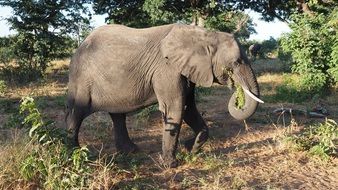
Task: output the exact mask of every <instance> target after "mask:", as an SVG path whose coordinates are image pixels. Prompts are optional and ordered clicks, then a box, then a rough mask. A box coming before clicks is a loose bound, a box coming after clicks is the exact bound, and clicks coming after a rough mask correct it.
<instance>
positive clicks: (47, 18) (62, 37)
mask: <svg viewBox="0 0 338 190" xmlns="http://www.w3.org/2000/svg"><path fill="white" fill-rule="evenodd" d="M88 2H89V1H88V0H82V1H66V0H61V1H50V2H49V1H48V2H47V1H16V0H5V1H4V0H1V1H0V6H7V7H10V8H12V11H13V14H12V16H11V17H9V18H6V20H7V22H8V23H9V24H10V25H11V29H14V30H16V32H17V34H15V35H14V36H12V37H10V38H9V39H7V40H1V43H2V44H4V45H5V46H2V47H1V49H0V61H1V62H2V63H5V64H6V66H5V67H4V68H2V74H3V76H5V77H6V78H7V79H8V80H15V81H17V82H21V83H23V82H28V81H34V80H37V79H40V78H41V77H42V76H43V75H44V74H45V71H46V68H47V67H48V65H49V63H50V62H51V60H53V59H56V58H63V57H68V56H69V55H70V54H71V53H72V51H73V49H74V48H75V45H76V44H75V43H74V40H72V38H71V36H70V35H72V34H77V33H80V24H79V23H87V24H88V23H89V19H88V18H87V17H86V16H84V15H85V14H86V13H87V12H88V10H87V7H86V6H84V3H88ZM82 25H83V24H82ZM9 63H11V64H9Z"/></svg>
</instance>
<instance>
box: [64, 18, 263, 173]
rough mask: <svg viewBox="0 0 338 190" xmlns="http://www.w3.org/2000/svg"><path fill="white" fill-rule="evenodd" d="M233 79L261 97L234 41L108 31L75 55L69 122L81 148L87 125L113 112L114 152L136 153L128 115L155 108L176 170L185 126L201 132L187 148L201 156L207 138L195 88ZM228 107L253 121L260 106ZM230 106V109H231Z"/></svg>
mask: <svg viewBox="0 0 338 190" xmlns="http://www.w3.org/2000/svg"><path fill="white" fill-rule="evenodd" d="M228 73H233V75H232V78H233V79H234V80H235V82H238V83H239V84H240V85H242V86H243V87H244V88H246V89H248V90H250V91H251V92H252V93H253V94H255V95H257V96H259V90H258V85H257V82H256V78H255V75H254V73H253V72H252V69H251V67H250V65H249V63H248V59H247V57H246V56H245V55H244V54H243V51H242V50H241V49H240V47H239V44H238V42H237V41H236V40H235V39H234V37H233V35H231V34H227V33H222V32H210V31H207V30H205V29H203V28H199V27H196V26H187V25H180V24H172V25H165V26H159V27H153V28H148V29H133V28H128V27H125V26H121V25H107V26H103V27H100V28H98V29H96V30H95V31H93V32H92V33H91V34H90V35H89V36H88V37H87V39H86V40H85V41H84V42H83V43H82V44H81V46H80V47H79V48H78V50H77V51H76V53H75V55H74V56H73V58H72V60H71V64H70V74H69V86H68V87H69V90H68V108H67V110H68V111H67V116H66V122H67V126H68V129H70V131H72V134H73V140H74V144H75V145H79V144H78V133H79V128H80V125H81V122H82V121H83V119H84V118H85V117H87V116H88V115H90V114H92V113H93V112H96V111H106V112H109V114H110V116H111V119H112V120H113V125H114V130H115V140H116V142H115V143H116V148H117V149H118V150H119V151H122V152H133V151H135V150H136V149H137V146H136V145H135V144H134V143H133V142H132V141H131V140H130V138H129V136H128V131H127V128H126V113H128V112H132V111H135V110H137V109H140V108H144V107H146V106H149V105H151V104H154V103H156V102H158V103H159V110H160V111H161V112H162V114H163V143H162V150H163V159H164V164H165V165H167V166H169V167H176V166H177V160H176V158H175V153H176V148H177V141H178V135H179V132H180V126H181V123H182V121H183V120H184V121H185V122H186V123H187V124H188V125H189V126H190V127H191V128H192V130H193V131H194V132H195V137H194V138H192V139H190V140H187V141H186V142H185V146H186V148H187V149H188V150H190V151H193V152H196V151H197V150H198V149H199V148H200V147H201V146H202V145H203V143H204V142H205V141H206V140H207V138H208V128H207V125H206V124H205V122H204V120H203V118H202V117H201V115H200V113H199V112H198V111H197V109H196V104H195V97H194V89H195V85H200V86H204V87H210V86H211V85H212V83H213V82H216V83H219V84H226V83H227V81H228V80H229V76H228ZM234 102H235V98H234V97H233V98H232V100H231V101H230V102H229V105H230V107H229V108H230V109H229V111H230V113H231V114H232V115H233V116H234V117H235V118H237V119H245V118H247V117H249V116H251V115H252V114H253V113H254V111H255V109H256V107H257V102H256V101H254V100H252V99H251V98H250V97H246V104H245V106H244V108H243V109H237V108H235V107H234ZM231 106H232V107H231Z"/></svg>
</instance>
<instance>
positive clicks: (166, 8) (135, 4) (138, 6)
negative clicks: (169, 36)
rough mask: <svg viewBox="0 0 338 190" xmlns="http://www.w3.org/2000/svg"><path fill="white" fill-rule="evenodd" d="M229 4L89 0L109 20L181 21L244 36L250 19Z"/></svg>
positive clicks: (196, 0) (129, 23) (133, 23)
mask: <svg viewBox="0 0 338 190" xmlns="http://www.w3.org/2000/svg"><path fill="white" fill-rule="evenodd" d="M230 5H231V4H226V3H224V1H216V0H208V1H205V0H204V1H203V0H183V1H182V0H131V1H123V0H110V1H105V0H93V9H94V11H95V12H96V13H97V14H105V13H108V17H107V18H106V21H108V22H110V23H118V24H124V25H127V26H132V27H149V26H156V25H162V24H169V23H176V22H181V23H187V24H193V25H199V26H202V27H207V28H209V29H217V30H220V31H226V32H234V33H236V34H237V35H238V36H240V37H243V38H248V37H249V35H250V34H251V33H253V32H255V31H254V28H253V23H252V21H251V19H250V18H249V17H248V16H247V15H246V14H244V13H243V12H239V11H236V10H235V9H232V8H231V6H230Z"/></svg>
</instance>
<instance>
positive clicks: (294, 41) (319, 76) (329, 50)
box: [281, 8, 338, 93]
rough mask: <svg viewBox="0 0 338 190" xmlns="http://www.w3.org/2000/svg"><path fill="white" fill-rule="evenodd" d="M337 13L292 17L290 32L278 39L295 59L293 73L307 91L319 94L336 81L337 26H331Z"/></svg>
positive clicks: (337, 65)
mask: <svg viewBox="0 0 338 190" xmlns="http://www.w3.org/2000/svg"><path fill="white" fill-rule="evenodd" d="M337 12H338V8H336V9H334V10H333V11H332V12H331V14H315V13H314V14H313V15H309V14H295V15H293V16H292V17H291V20H292V23H291V24H290V27H291V29H292V32H291V33H289V34H287V35H285V36H284V37H283V38H282V39H281V45H282V47H283V49H284V50H285V51H286V52H289V53H291V55H292V58H293V60H294V63H293V65H292V71H293V72H295V73H299V74H301V80H300V83H301V87H302V88H303V89H306V90H307V91H310V92H314V93H316V92H321V91H322V90H323V89H327V88H328V87H330V86H333V85H334V84H333V81H334V80H336V77H337V76H336V75H337V67H338V62H337V57H338V55H337V54H338V50H337V49H338V48H337V47H336V46H338V45H337V28H335V27H337V26H336V25H332V24H330V23H331V21H333V20H334V18H335V17H333V15H335V14H337ZM330 20H331V21H330ZM328 21H329V22H328ZM336 81H337V80H336Z"/></svg>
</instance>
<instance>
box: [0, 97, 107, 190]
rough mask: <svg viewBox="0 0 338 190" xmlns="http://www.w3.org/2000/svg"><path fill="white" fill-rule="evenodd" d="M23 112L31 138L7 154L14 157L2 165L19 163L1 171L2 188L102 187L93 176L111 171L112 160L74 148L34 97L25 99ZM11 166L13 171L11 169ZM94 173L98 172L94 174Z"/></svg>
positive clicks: (84, 149) (24, 123) (63, 130)
mask: <svg viewBox="0 0 338 190" xmlns="http://www.w3.org/2000/svg"><path fill="white" fill-rule="evenodd" d="M20 115H22V117H21V119H22V120H21V122H22V124H23V127H24V128H26V129H27V130H28V131H29V133H28V134H29V137H30V140H29V142H26V143H25V142H23V143H25V145H24V149H25V151H21V152H17V154H16V155H9V157H8V158H11V159H4V160H3V161H2V162H1V163H0V168H2V169H4V168H6V166H7V165H10V166H12V165H13V163H12V162H13V161H14V160H15V163H14V164H17V165H18V166H14V167H13V166H12V168H15V169H12V168H11V169H8V170H7V171H6V170H4V171H3V170H1V171H0V179H1V180H0V189H8V188H12V189H16V188H15V187H16V185H17V184H15V183H24V184H30V185H29V186H30V187H31V185H32V184H33V186H35V187H36V188H38V189H89V188H98V187H96V185H99V187H102V186H101V185H100V184H97V183H99V182H96V185H94V183H93V181H94V178H95V180H99V181H100V180H102V179H98V178H100V177H98V176H101V175H102V174H101V173H100V172H101V171H102V172H104V173H105V172H111V170H112V169H113V162H109V163H107V164H105V163H104V164H101V163H98V162H100V161H101V160H99V161H90V160H89V151H88V149H87V148H86V147H82V148H75V149H74V148H71V147H70V146H69V145H68V143H67V142H68V140H67V132H66V130H65V129H61V128H56V127H55V126H54V124H53V122H51V121H48V122H45V121H44V119H43V117H42V114H41V113H40V112H39V110H38V109H37V107H36V104H35V102H34V99H33V98H30V97H26V98H23V99H22V101H21V105H20ZM17 125H19V124H17ZM13 126H15V125H13ZM15 146H17V144H16V145H13V147H12V148H13V149H15ZM5 156H6V155H5ZM12 157H15V159H14V160H13V159H12ZM9 170H10V171H11V173H8V171H9ZM92 173H96V174H97V176H96V175H95V176H92ZM111 173H112V172H111ZM102 177H107V175H106V174H104V175H103V176H102ZM105 182H107V181H105ZM21 185H22V184H21ZM94 186H95V187H94ZM107 188H108V187H107Z"/></svg>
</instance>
